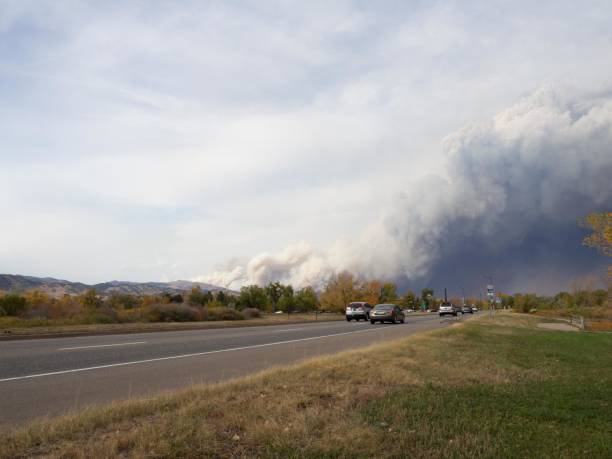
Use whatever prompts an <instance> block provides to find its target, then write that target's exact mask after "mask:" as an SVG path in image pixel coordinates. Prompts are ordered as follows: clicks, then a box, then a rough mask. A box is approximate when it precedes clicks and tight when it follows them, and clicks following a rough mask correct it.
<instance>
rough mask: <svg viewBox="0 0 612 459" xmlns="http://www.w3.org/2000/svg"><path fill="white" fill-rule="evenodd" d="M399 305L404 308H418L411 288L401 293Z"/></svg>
mask: <svg viewBox="0 0 612 459" xmlns="http://www.w3.org/2000/svg"><path fill="white" fill-rule="evenodd" d="M400 305H401V306H402V307H404V308H412V309H418V304H417V297H416V295H415V294H414V292H413V291H412V290H410V289H408V290H406V293H404V295H402V298H401V300H400Z"/></svg>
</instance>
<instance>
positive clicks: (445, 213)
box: [204, 88, 612, 291]
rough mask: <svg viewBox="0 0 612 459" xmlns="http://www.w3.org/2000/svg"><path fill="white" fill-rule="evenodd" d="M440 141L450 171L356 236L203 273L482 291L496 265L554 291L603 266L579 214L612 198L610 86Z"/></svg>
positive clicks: (528, 285)
mask: <svg viewBox="0 0 612 459" xmlns="http://www.w3.org/2000/svg"><path fill="white" fill-rule="evenodd" d="M443 148H444V152H445V154H446V166H445V170H444V171H443V173H441V174H438V175H429V176H425V177H422V178H421V179H420V180H419V181H418V182H416V183H413V184H412V185H411V186H410V187H409V188H408V189H405V190H402V191H400V192H399V193H398V194H397V195H396V196H395V197H394V198H393V199H392V200H391V202H390V203H389V206H388V207H387V211H386V212H385V214H384V215H383V217H382V218H381V219H380V221H379V222H378V223H377V224H375V225H372V226H371V227H369V228H367V229H366V230H365V231H364V233H363V234H362V235H361V236H360V237H359V238H358V239H357V240H352V241H346V240H344V241H342V242H338V243H337V244H335V245H334V246H332V247H331V248H329V249H328V250H326V251H317V250H315V249H314V248H312V247H310V246H309V245H308V244H306V243H303V242H300V243H297V244H293V245H290V246H288V247H287V248H286V249H285V250H283V251H282V252H280V253H264V254H260V255H257V256H255V257H254V258H252V259H251V260H250V261H249V262H248V263H246V264H245V265H244V266H235V267H233V268H232V269H230V270H228V271H227V272H219V273H216V274H215V275H213V276H209V277H205V278H204V279H205V280H206V281H207V282H215V281H224V283H223V282H220V283H222V284H223V285H233V286H237V285H240V284H247V283H256V284H265V283H267V282H270V281H276V280H278V281H282V282H289V283H292V284H294V285H295V286H297V287H300V286H304V285H315V286H320V285H322V284H323V283H324V282H325V281H326V279H328V278H329V276H330V275H332V274H333V273H336V272H340V271H344V270H348V271H351V272H353V273H355V274H357V275H359V276H363V277H382V278H387V279H394V280H396V281H399V282H400V284H403V285H404V284H405V285H411V286H415V287H420V286H424V285H431V286H436V287H441V286H444V285H449V287H451V288H459V287H465V288H466V289H470V290H471V291H474V290H475V289H478V288H479V285H481V284H482V283H483V276H484V275H494V276H495V279H496V280H497V281H499V283H500V284H501V286H502V287H503V288H505V289H507V290H535V291H551V290H554V289H557V288H561V287H564V286H565V285H566V284H567V282H568V281H569V280H570V279H571V278H573V277H576V276H579V275H584V274H586V273H591V272H594V271H596V270H597V268H598V267H599V266H600V265H602V264H603V262H604V261H605V260H601V259H600V258H598V256H597V255H596V254H595V253H594V252H593V251H590V250H589V249H587V248H584V247H581V245H580V241H581V236H582V232H581V230H580V229H579V228H577V225H576V221H577V219H578V218H579V217H581V216H584V215H585V214H587V213H589V212H593V211H598V210H602V209H606V208H607V209H609V208H610V204H611V203H612V93H610V92H600V93H597V94H594V93H589V94H585V93H578V92H576V91H570V90H564V91H561V90H558V89H554V88H544V89H542V90H540V91H538V92H536V93H534V94H532V95H530V96H528V97H525V98H524V99H522V100H520V101H518V102H517V103H516V104H515V105H513V106H511V107H510V108H508V109H506V110H504V111H502V112H501V113H499V114H497V115H496V116H494V117H493V118H492V119H491V120H489V121H486V122H483V123H480V124H476V125H470V126H467V127H465V128H463V129H460V130H459V131H457V132H455V133H453V134H451V135H449V136H448V137H447V138H446V139H444V141H443ZM228 280H229V281H231V282H230V284H228V283H227V281H228Z"/></svg>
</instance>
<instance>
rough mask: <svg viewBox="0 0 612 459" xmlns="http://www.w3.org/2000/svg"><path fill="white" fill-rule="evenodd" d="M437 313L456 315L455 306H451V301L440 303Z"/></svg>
mask: <svg viewBox="0 0 612 459" xmlns="http://www.w3.org/2000/svg"><path fill="white" fill-rule="evenodd" d="M438 314H440V317H442V316H445V315H447V314H450V315H453V316H456V315H457V308H455V306H453V305H452V304H451V303H442V304H441V305H440V308H439V309H438Z"/></svg>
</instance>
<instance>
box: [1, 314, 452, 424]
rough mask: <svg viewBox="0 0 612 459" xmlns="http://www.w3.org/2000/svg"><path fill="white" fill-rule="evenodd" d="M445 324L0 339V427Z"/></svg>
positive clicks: (421, 320)
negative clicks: (3, 340)
mask: <svg viewBox="0 0 612 459" xmlns="http://www.w3.org/2000/svg"><path fill="white" fill-rule="evenodd" d="M449 323H452V321H451V320H448V319H445V320H441V319H440V318H438V317H437V316H414V317H410V316H408V320H407V323H406V324H404V325H399V324H398V325H390V324H388V325H380V324H379V325H371V324H369V323H366V322H343V321H341V322H319V323H314V324H313V323H308V324H297V325H286V326H283V325H274V326H262V327H252V328H227V329H216V330H190V331H175V332H156V333H140V334H129V335H101V336H86V337H76V338H75V337H73V338H52V339H32V340H17V341H5V342H0V425H15V424H20V423H23V422H25V421H29V420H32V419H35V418H38V417H43V416H54V415H58V414H62V413H65V412H68V411H70V410H74V409H79V408H82V407H85V406H88V405H91V404H97V403H103V402H110V401H113V400H123V399H128V398H132V397H137V396H147V395H151V394H154V393H157V392H160V391H165V390H172V389H178V388H184V387H188V386H190V385H193V384H199V383H206V382H215V381H221V380H225V379H229V378H232V377H237V376H241V375H245V374H248V373H252V372H255V371H258V370H263V369H266V368H269V367H271V366H274V365H280V364H287V363H293V362H296V361H299V360H302V359H305V358H309V357H315V356H318V355H323V354H330V353H334V352H339V351H342V350H347V349H353V348H359V347H364V346H367V345H370V344H373V343H376V342H380V341H382V340H388V339H395V338H399V337H402V336H407V335H409V334H411V333H414V332H416V331H423V330H429V329H434V328H440V327H444V326H446V325H448V324H449Z"/></svg>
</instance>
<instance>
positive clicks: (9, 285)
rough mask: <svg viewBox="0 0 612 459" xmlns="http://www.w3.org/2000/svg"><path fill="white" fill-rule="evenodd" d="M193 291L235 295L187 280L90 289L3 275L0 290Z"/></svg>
mask: <svg viewBox="0 0 612 459" xmlns="http://www.w3.org/2000/svg"><path fill="white" fill-rule="evenodd" d="M193 287H200V288H201V289H202V290H209V291H211V292H217V291H220V290H222V291H224V292H227V293H235V292H233V291H231V290H229V289H226V288H224V287H219V286H216V285H211V284H205V283H202V282H191V281H185V280H178V281H173V282H127V281H110V282H104V283H101V284H93V285H88V284H83V283H81V282H71V281H67V280H63V279H54V278H52V277H33V276H21V275H16V274H0V290H3V291H5V292H16V293H23V292H27V291H30V290H38V291H41V292H45V293H47V294H48V295H51V296H56V297H58V296H62V295H65V294H68V295H76V294H79V293H83V292H84V291H86V290H89V289H92V288H93V289H94V290H96V291H97V292H98V293H100V294H101V295H110V294H112V293H130V294H132V295H159V294H161V293H171V294H176V293H185V292H189V291H191V289H192V288H193Z"/></svg>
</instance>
